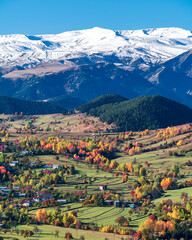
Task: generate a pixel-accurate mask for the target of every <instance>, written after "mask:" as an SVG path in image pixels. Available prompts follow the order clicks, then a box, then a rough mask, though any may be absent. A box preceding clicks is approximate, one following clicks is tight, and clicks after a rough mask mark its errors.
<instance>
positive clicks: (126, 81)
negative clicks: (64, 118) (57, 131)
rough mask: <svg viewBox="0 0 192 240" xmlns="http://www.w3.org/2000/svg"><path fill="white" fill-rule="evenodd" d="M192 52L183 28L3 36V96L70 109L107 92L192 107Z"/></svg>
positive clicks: (0, 42)
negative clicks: (159, 98) (158, 98)
mask: <svg viewBox="0 0 192 240" xmlns="http://www.w3.org/2000/svg"><path fill="white" fill-rule="evenodd" d="M191 49H192V33H191V32H190V31H187V30H184V29H180V28H159V29H158V28H157V29H146V30H135V31H112V30H107V29H101V28H93V29H87V30H82V31H72V32H65V33H61V34H52V35H38V36H26V35H19V34H17V35H5V36H0V86H1V87H0V94H2V95H7V96H11V97H16V98H20V99H28V100H42V101H53V102H55V103H56V102H57V103H59V105H60V106H62V107H65V108H68V109H70V108H73V107H76V106H78V105H81V104H82V103H84V102H87V101H89V100H91V99H93V98H95V97H98V96H100V95H103V94H111V93H115V94H119V95H122V96H124V97H126V98H129V99H131V98H135V97H138V96H143V95H155V94H159V95H162V96H165V97H169V98H172V99H174V100H177V101H179V102H182V103H184V104H187V105H188V106H190V107H192V50H191ZM72 99H73V100H72ZM71 101H72V102H73V104H72V105H71V106H69V105H68V103H70V104H71V103H72V102H71Z"/></svg>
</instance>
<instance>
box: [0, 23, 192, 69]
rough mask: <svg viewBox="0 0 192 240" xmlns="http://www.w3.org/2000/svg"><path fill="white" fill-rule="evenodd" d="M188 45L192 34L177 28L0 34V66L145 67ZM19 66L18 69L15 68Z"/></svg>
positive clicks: (185, 49)
mask: <svg viewBox="0 0 192 240" xmlns="http://www.w3.org/2000/svg"><path fill="white" fill-rule="evenodd" d="M191 48H192V33H191V32H190V31H188V30H184V29H180V28H157V29H146V30H135V31H127V30H125V31H113V30H108V29H102V28H97V27H96V28H92V29H87V30H81V31H70V32H64V33H61V34H50V35H36V36H26V35H20V34H16V35H15V34H14V35H3V36H0V68H1V69H2V70H4V72H9V71H11V70H14V69H18V67H22V69H28V68H32V67H34V66H37V65H38V64H42V63H43V64H44V63H52V62H58V63H59V64H64V65H65V63H66V64H67V63H68V62H69V61H71V62H72V63H73V64H74V63H75V64H77V65H79V64H81V63H82V61H81V62H80V63H79V61H76V60H77V59H81V60H82V59H84V63H88V62H92V63H98V62H112V63H114V64H116V65H117V66H121V67H126V68H127V69H134V68H135V67H137V68H141V69H146V68H148V67H149V66H151V65H154V64H157V63H163V62H165V61H167V60H169V59H171V58H174V57H176V56H178V55H179V54H182V53H183V52H185V51H187V50H189V49H191ZM19 69H21V68H19Z"/></svg>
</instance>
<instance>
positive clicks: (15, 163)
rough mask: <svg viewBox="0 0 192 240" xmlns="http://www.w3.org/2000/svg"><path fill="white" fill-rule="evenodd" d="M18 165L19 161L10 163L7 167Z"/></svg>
mask: <svg viewBox="0 0 192 240" xmlns="http://www.w3.org/2000/svg"><path fill="white" fill-rule="evenodd" d="M18 164H19V161H12V162H10V163H9V166H11V167H16V166H17V165H18Z"/></svg>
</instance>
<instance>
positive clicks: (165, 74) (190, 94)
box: [146, 50, 192, 107]
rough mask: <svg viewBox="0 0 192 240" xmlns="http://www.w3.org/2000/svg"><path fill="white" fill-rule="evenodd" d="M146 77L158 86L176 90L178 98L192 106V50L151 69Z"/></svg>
mask: <svg viewBox="0 0 192 240" xmlns="http://www.w3.org/2000/svg"><path fill="white" fill-rule="evenodd" d="M146 78H148V79H149V81H150V82H152V83H153V84H155V85H156V86H158V87H160V88H162V89H165V88H166V89H167V90H168V91H172V92H174V93H175V96H177V99H178V100H179V99H180V101H182V102H183V103H185V104H187V105H189V106H190V107H192V50H190V51H187V52H185V53H183V54H181V55H179V56H177V57H176V58H173V59H171V60H169V61H167V62H165V63H164V64H161V65H160V66H158V67H157V68H155V69H154V70H151V71H150V72H149V74H148V75H147V77H146Z"/></svg>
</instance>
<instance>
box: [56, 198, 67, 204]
mask: <svg viewBox="0 0 192 240" xmlns="http://www.w3.org/2000/svg"><path fill="white" fill-rule="evenodd" d="M57 202H58V203H67V199H57Z"/></svg>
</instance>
